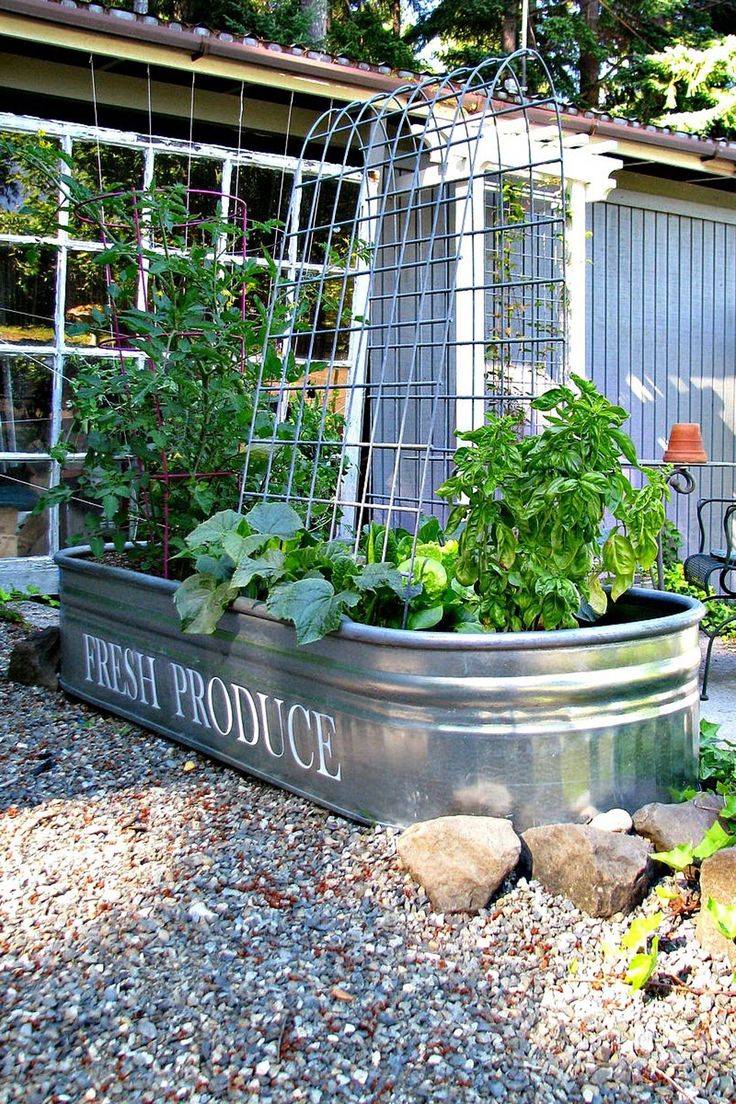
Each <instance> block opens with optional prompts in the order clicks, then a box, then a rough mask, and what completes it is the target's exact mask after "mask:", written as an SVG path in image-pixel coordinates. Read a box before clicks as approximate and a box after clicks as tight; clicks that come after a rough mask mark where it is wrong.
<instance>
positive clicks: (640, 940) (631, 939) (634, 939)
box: [621, 912, 664, 951]
mask: <svg viewBox="0 0 736 1104" xmlns="http://www.w3.org/2000/svg"><path fill="white" fill-rule="evenodd" d="M663 920H664V913H663V912H655V913H653V914H652V915H651V916H638V917H636V919H634V920H632V921H631V923H630V924H629V927H628V929H627V930H626V932H625V933H624V935H623V937H622V939H621V946H622V947H623V949H624V950H627V951H633V950H638V949H639V947H641V946H646V944H647V943H648V942H649V938H650V936H652V935H654V933H655V932H656V931H658V930H659V926H660V924H661V923H662V921H663Z"/></svg>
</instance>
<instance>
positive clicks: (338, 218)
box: [298, 177, 359, 264]
mask: <svg viewBox="0 0 736 1104" xmlns="http://www.w3.org/2000/svg"><path fill="white" fill-rule="evenodd" d="M358 195H359V189H358V185H357V184H356V183H354V182H353V181H351V180H334V179H333V180H330V179H329V178H327V179H325V180H321V181H318V180H317V178H316V177H306V178H305V182H304V185H303V187H302V198H301V207H300V212H299V225H300V230H302V231H305V233H303V234H301V233H300V235H299V246H298V255H299V257H300V258H303V259H304V260H306V261H308V262H309V263H311V264H320V263H321V262H322V261H323V260H324V259H325V257H326V256H329V260H330V262H331V263H332V264H344V263H345V262H346V261H347V253H348V248H349V245H350V242H351V239H352V233H353V226H354V222H355V214H356V211H357V207H358Z"/></svg>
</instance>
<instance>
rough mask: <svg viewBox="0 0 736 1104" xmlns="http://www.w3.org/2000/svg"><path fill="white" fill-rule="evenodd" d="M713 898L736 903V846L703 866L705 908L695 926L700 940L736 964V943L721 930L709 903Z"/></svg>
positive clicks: (702, 903) (701, 893) (701, 878)
mask: <svg viewBox="0 0 736 1104" xmlns="http://www.w3.org/2000/svg"><path fill="white" fill-rule="evenodd" d="M709 897H712V898H713V900H714V901H718V903H719V904H720V905H728V906H736V847H727V848H726V849H725V850H724V851H717V852H716V854H715V855H711V857H710V858H709V859H706V860H705V862H704V863H703V865H702V866H701V868H700V900H701V910H700V912H699V913H698V920H697V924H696V927H695V934H696V936H697V939H698V942H699V943H700V944H701V946H703V947H704V948H705V949H706V951H709V952H710V954H712V955H714V956H716V957H718V958H728V959H729V960H730V961H731V962H732V963H733V964H734V965H736V943H734V941H733V939H727V938H726V936H725V935H722V934H721V932H719V930H718V928H717V927H716V925H715V922H714V920H713V917H712V916H711V914H710V913H709V912H708V910H707V908H706V905H707V903H708V898H709Z"/></svg>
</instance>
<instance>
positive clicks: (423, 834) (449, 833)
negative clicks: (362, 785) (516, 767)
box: [396, 816, 521, 912]
mask: <svg viewBox="0 0 736 1104" xmlns="http://www.w3.org/2000/svg"><path fill="white" fill-rule="evenodd" d="M396 849H397V851H398V854H399V858H400V859H401V861H402V862H403V864H404V866H405V867H406V868H407V870H408V871H409V873H410V874H411V876H412V878H414V880H415V881H417V882H419V884H420V885H421V886H422V888H423V889H424V891H425V893H426V894H427V896H428V897H429V900H430V902H431V904H432V908H433V909H435V911H437V912H476V911H477V910H478V909H480V908H483V906H484V905H486V904H487V903H488V900H489V898H490V897H491V895H492V894H493V893H494V892H495V891H496V890H497V889H498V887H499V886H500V884H501V882H502V881H503V880H504V878H505V877H506V875H507V874H510V872H511V871H512V870H513V869H514V867H515V866H516V864H517V862H518V861H519V855H520V854H521V840H520V839H519V837H518V836H517V834H516V832H515V831H514V829H513V828H512V826H511V824H510V822H509V821H508V820H502V819H500V818H498V817H482V816H448V817H438V818H437V820H426V821H422V822H421V823H419V824H412V826H411V827H410V828H407V829H406V831H405V832H403V833H402V835H401V836H399V840H398V843H397V845H396Z"/></svg>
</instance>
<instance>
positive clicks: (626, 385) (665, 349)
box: [586, 193, 736, 551]
mask: <svg viewBox="0 0 736 1104" xmlns="http://www.w3.org/2000/svg"><path fill="white" fill-rule="evenodd" d="M634 201H635V202H636V204H637V205H635V206H632V205H630V204H631V203H632V202H634ZM639 201H640V202H639ZM588 231H589V235H588V277H587V333H586V364H587V372H588V375H589V377H590V378H591V379H592V380H594V381H595V383H596V384H597V385H598V387H600V388H601V390H602V391H603V392H604V393H605V394H606V395H607V396H608V397H609V398H610V399H612V400H613V401H615V402H617V403H619V404H620V405H621V406H623V407H624V408H625V409H626V410H628V411H630V413H631V419H630V422H629V425H628V428H629V433H630V434H631V436H632V438H633V440H634V443H635V445H636V448H637V452H638V454H639V456H640V457H641V458H642V459H643V460H661V458H662V453H663V451H664V449H665V446H666V443H667V435H668V433H669V429H670V427H671V426H672V425H673V423H674V422H700V424H701V426H702V430H703V439H704V441H705V447H706V450H707V452H708V456H709V459H710V463H709V465H708V466H707V467H705V468H698V469H695V470H694V475H695V476H696V479H697V484H698V485H697V491H696V492H695V494H694V495H693V496H692V498H691V499H684V498H683V497H682V496H678V495H673V501H672V503H671V504H670V507H669V510H668V512H669V515H670V517H671V518H672V520H673V521H674V522H675V523H676V524H677V526H678V527H679V529H680V531H681V533H682V534H683V537H684V538H685V541H686V546H687V551H695V549H696V548H697V542H698V532H697V523H696V517H695V501H694V499H695V498H697V497H700V498H709V497H723V498H732V497H733V495H734V468H732V467H725V466H719V465H724V464H725V465H727V464H733V463H734V461H736V436H735V434H736V388H735V386H734V382H735V377H736V225H733V224H732V223H730V222H724V221H720V220H719V218H718V211H717V210H716V209H715V208H714V212H713V218H709V217H700V214H699V215H698V217H694V216H693V217H691V216H689V215H683V214H674V213H671V212H668V211H662V210H655V209H653V208H649V207H648V206H647V197H646V196H643V195H642V196H638V195H637V196H636V197H635V200H634V194H633V193H629V195H628V197H627V202H626V203H615V202H609V203H596V204H593V205H592V206H590V207H589V208H588ZM720 518H721V513H720V509H719V508H716V509H715V510H714V512H713V517H712V521H711V525H710V534H709V543H710V545H711V546H713V547H722V546H723V543H724V542H723V533H722V530H721V520H720Z"/></svg>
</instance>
